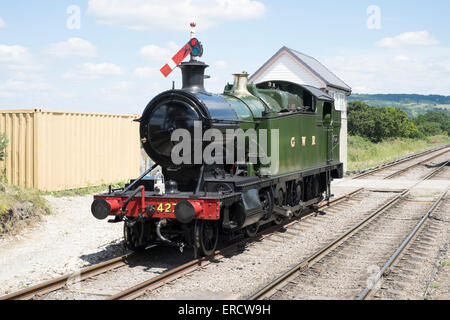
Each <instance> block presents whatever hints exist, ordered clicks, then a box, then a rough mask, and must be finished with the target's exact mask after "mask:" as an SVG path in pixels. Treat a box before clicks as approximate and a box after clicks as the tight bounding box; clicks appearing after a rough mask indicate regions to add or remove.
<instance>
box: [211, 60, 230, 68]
mask: <svg viewBox="0 0 450 320" xmlns="http://www.w3.org/2000/svg"><path fill="white" fill-rule="evenodd" d="M214 66H216V67H217V68H220V69H224V68H226V67H227V66H228V64H227V62H226V61H223V60H219V61H216V62H215V63H214Z"/></svg>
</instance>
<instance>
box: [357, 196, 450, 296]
mask: <svg viewBox="0 0 450 320" xmlns="http://www.w3.org/2000/svg"><path fill="white" fill-rule="evenodd" d="M448 190H449V187H447V189H446V190H445V191H444V192H443V193H442V194H441V195H440V196H439V198H438V199H436V201H434V202H433V204H432V205H431V207H430V208H429V209H428V211H427V212H426V213H425V215H424V216H423V217H422V218H421V219H420V221H419V222H418V223H417V224H416V225H415V227H414V228H413V229H412V231H411V232H410V233H409V234H408V235H407V236H406V238H405V239H404V240H403V242H402V243H401V244H400V246H398V248H397V249H396V250H395V252H394V253H393V254H392V256H391V257H390V258H389V259H388V260H387V261H386V263H385V264H384V265H383V267H382V268H381V269H380V271H379V272H377V274H376V275H375V276H374V277H373V278H372V279H371V280H370V282H369V283H368V285H367V287H366V288H365V289H364V290H363V291H362V292H361V294H360V295H359V296H358V300H365V299H368V298H370V297H371V296H373V295H374V292H376V291H378V288H377V284H378V283H379V281H380V279H381V278H382V277H383V276H384V275H388V274H389V272H390V268H392V267H393V265H394V264H395V263H396V262H397V261H398V260H399V258H400V257H401V256H402V255H403V254H404V253H405V251H406V249H407V248H408V249H409V250H410V254H409V259H408V260H409V261H408V263H409V264H411V263H413V262H414V261H412V260H414V259H416V260H418V261H417V262H418V263H416V265H418V264H419V263H420V262H421V261H422V260H423V259H422V258H423V257H424V256H425V254H426V252H427V251H434V250H430V248H431V247H432V244H431V243H430V241H429V240H430V237H427V236H428V234H432V233H433V231H432V230H433V229H434V231H436V230H438V229H439V228H438V226H433V221H432V220H431V219H429V218H430V216H431V214H432V213H433V212H434V211H435V209H436V208H437V207H438V206H439V205H441V203H442V201H443V200H444V198H445V196H446V195H447V193H448ZM427 224H429V226H428V228H427V231H429V232H428V233H425V232H423V233H422V234H420V233H421V231H423V230H424V227H425V226H426V225H427ZM418 234H420V235H421V237H420V238H416V236H417V235H418ZM415 238H416V241H415V243H413V246H409V245H410V243H411V242H413V240H414V239H415ZM401 271H403V272H399V273H403V276H406V275H405V273H406V272H407V271H410V272H411V271H413V270H411V269H410V268H405V267H404V268H403V269H401ZM395 277H397V278H398V277H399V275H398V274H397V275H394V278H395ZM400 277H401V275H400ZM390 280H391V282H392V281H395V279H392V277H391V279H390ZM380 290H385V291H388V293H387V295H388V296H389V294H390V293H391V292H389V286H385V287H383V288H380ZM394 294H395V295H397V296H398V294H397V293H394ZM424 294H425V292H424ZM377 297H378V298H380V297H381V295H378V296H377Z"/></svg>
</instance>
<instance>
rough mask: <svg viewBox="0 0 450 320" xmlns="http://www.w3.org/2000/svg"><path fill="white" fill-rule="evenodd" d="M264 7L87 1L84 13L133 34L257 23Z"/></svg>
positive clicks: (249, 2) (242, 1)
mask: <svg viewBox="0 0 450 320" xmlns="http://www.w3.org/2000/svg"><path fill="white" fill-rule="evenodd" d="M265 11H266V7H265V5H264V4H263V3H262V2H260V1H255V0H171V1H166V0H129V1H116V0H89V7H88V13H89V14H92V15H94V16H95V17H96V19H97V22H98V23H101V24H107V25H113V26H120V27H125V28H128V29H134V30H152V31H154V30H167V29H170V30H182V31H187V30H189V29H188V28H189V23H190V22H192V21H195V22H197V24H198V26H199V28H201V29H206V28H209V27H212V26H215V25H217V24H220V23H222V22H225V21H231V20H248V19H257V18H261V17H263V16H264V13H265Z"/></svg>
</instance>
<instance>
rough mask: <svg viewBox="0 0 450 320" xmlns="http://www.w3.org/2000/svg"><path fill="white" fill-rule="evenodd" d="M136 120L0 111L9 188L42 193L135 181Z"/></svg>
mask: <svg viewBox="0 0 450 320" xmlns="http://www.w3.org/2000/svg"><path fill="white" fill-rule="evenodd" d="M137 118H138V116H137V115H117V114H98V113H82V112H65V111H44V110H41V109H33V110H0V132H4V133H6V136H7V138H8V140H9V142H8V146H7V149H6V152H7V154H8V155H7V157H6V159H5V160H4V161H1V162H0V168H1V170H2V173H5V175H6V179H7V181H8V183H10V184H12V185H18V186H23V187H27V188H37V189H40V190H46V191H55V190H66V189H74V188H82V187H88V186H96V185H101V184H104V183H111V182H118V181H124V180H128V179H130V178H133V177H136V176H137V175H139V165H140V141H139V124H138V123H137V122H135V121H133V120H135V119H137Z"/></svg>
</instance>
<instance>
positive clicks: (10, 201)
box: [0, 186, 50, 214]
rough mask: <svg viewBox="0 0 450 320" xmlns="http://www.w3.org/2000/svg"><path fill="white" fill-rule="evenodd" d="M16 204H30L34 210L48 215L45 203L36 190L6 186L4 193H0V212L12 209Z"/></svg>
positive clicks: (48, 211) (48, 208) (47, 207)
mask: <svg viewBox="0 0 450 320" xmlns="http://www.w3.org/2000/svg"><path fill="white" fill-rule="evenodd" d="M17 202H31V203H32V204H33V205H34V207H35V208H36V209H42V210H43V211H44V212H46V213H47V214H49V213H50V207H49V206H48V205H47V201H45V199H44V198H43V197H42V192H41V191H39V190H37V189H28V188H22V187H17V186H8V187H7V190H6V192H0V212H5V211H7V208H8V209H9V208H12V207H14V205H15V204H16V203H17Z"/></svg>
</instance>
